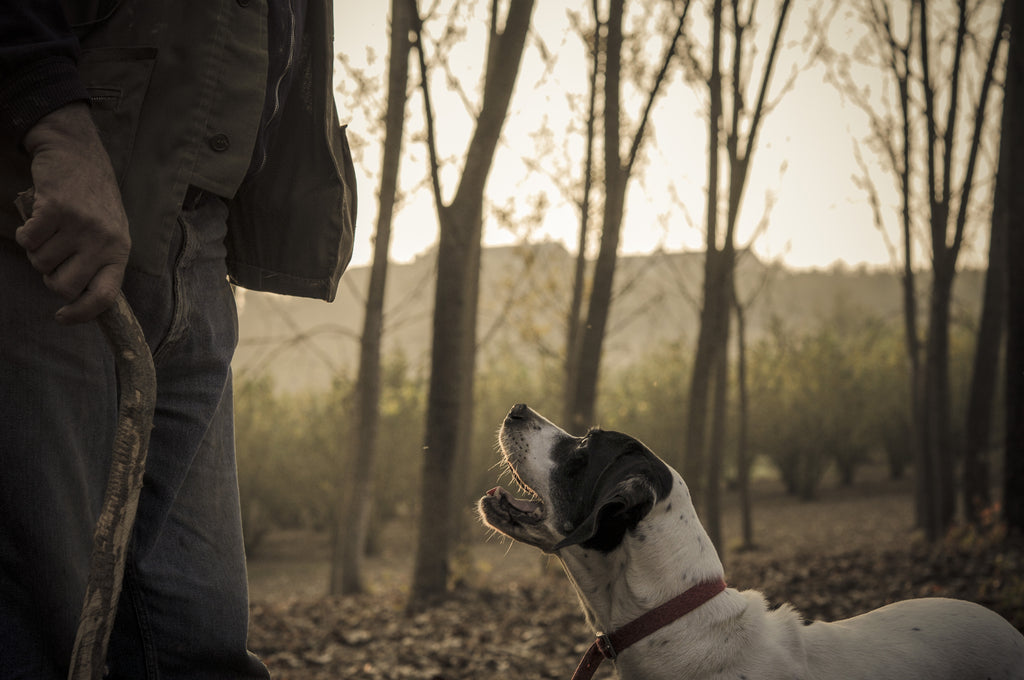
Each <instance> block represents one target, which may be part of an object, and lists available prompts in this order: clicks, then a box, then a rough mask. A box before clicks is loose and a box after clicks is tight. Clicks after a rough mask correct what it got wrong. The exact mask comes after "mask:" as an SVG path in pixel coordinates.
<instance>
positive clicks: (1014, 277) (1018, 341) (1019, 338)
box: [1000, 0, 1024, 532]
mask: <svg viewBox="0 0 1024 680" xmlns="http://www.w3.org/2000/svg"><path fill="white" fill-rule="evenodd" d="M1008 23H1009V25H1010V27H1011V28H1010V30H1011V36H1010V50H1009V54H1008V56H1007V67H1006V71H1007V73H1006V90H1005V94H1004V98H1003V106H1004V107H1005V108H1006V110H1007V111H1009V113H1008V114H1006V116H1005V118H1008V119H1009V120H1012V121H1014V124H1012V125H1010V126H1008V127H1004V128H1003V136H1004V140H1005V141H1004V145H1005V146H1004V148H1005V149H1007V151H1008V153H1007V154H1006V155H1007V158H1008V162H1007V164H1006V168H1005V182H1006V186H1009V187H1016V188H1017V189H1016V190H1014V191H1007V192H1006V193H1007V197H1006V200H1007V203H1008V205H1007V207H1006V212H1007V215H1008V216H1009V223H1008V224H1007V239H1006V242H1007V247H1006V257H1007V263H1008V264H1007V271H1008V274H1009V281H1008V283H1007V292H1008V300H1007V319H1006V322H1007V323H1006V456H1005V459H1004V482H1003V484H1004V486H1003V516H1004V518H1005V520H1006V523H1007V525H1008V526H1009V527H1010V528H1011V529H1012V530H1014V531H1017V532H1024V266H1021V263H1022V262H1024V192H1022V191H1020V187H1021V186H1022V185H1024V128H1022V126H1021V125H1020V121H1021V119H1022V116H1024V35H1021V33H1022V31H1024V7H1022V6H1021V3H1020V2H1013V1H1012V0H1011V1H1010V2H1009V11H1008ZM1006 138H1008V139H1006ZM1000 171H1001V172H1002V171H1004V169H1003V168H1000ZM1009 263H1013V266H1009Z"/></svg>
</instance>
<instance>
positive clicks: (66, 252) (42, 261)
mask: <svg viewBox="0 0 1024 680" xmlns="http://www.w3.org/2000/svg"><path fill="white" fill-rule="evenodd" d="M74 246H75V244H74V243H70V242H68V241H67V240H66V239H61V238H50V239H49V240H47V241H44V242H43V244H42V245H40V246H38V247H36V248H31V249H30V248H26V249H25V254H26V255H28V261H29V262H30V263H31V264H32V267H34V268H35V270H36V271H37V272H39V273H40V274H43V275H48V274H51V273H52V272H54V270H56V269H57V268H58V267H60V266H61V265H62V264H63V263H64V262H65V261H66V260H67V259H68V258H70V257H72V256H73V255H74V254H75V247H74ZM83 286H84V284H83ZM76 294H77V293H76Z"/></svg>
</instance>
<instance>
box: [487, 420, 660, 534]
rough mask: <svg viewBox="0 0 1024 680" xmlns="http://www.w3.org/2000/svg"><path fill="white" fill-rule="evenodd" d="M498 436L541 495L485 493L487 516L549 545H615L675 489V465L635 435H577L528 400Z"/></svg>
mask: <svg viewBox="0 0 1024 680" xmlns="http://www.w3.org/2000/svg"><path fill="white" fill-rule="evenodd" d="M498 442H499V445H500V446H501V451H502V454H503V455H504V458H505V462H506V463H507V465H508V467H509V469H510V470H511V471H512V475H513V476H514V477H515V478H516V480H517V481H518V482H519V484H520V485H521V486H522V487H523V488H524V490H526V491H528V492H529V493H532V494H533V495H534V498H533V499H529V500H526V499H520V498H516V497H514V496H513V495H512V494H510V493H509V492H508V491H506V490H505V489H503V488H502V487H496V488H494V489H491V490H490V491H489V492H488V493H487V495H486V496H484V497H483V498H482V499H480V503H479V509H480V515H481V517H482V518H483V521H484V522H485V523H486V524H487V525H488V526H490V527H491V528H493V529H495V530H497V531H499V532H501V533H503V534H505V535H506V536H509V537H511V538H513V539H515V540H517V541H522V542H523V543H528V544H530V545H533V546H536V547H538V548H540V549H541V550H544V551H545V552H555V551H557V550H561V549H562V548H566V547H569V546H573V545H579V546H581V547H583V548H586V549H589V550H598V551H601V552H609V551H611V550H614V549H615V548H616V547H618V545H619V544H620V543H621V542H622V540H623V538H624V537H625V535H626V533H627V532H628V531H630V530H632V529H634V528H636V526H637V524H638V523H639V522H640V521H641V520H642V519H643V518H644V517H645V516H646V515H647V513H648V512H649V511H650V510H651V508H652V507H653V506H654V504H655V503H656V502H657V501H658V500H659V499H663V498H665V497H667V496H668V494H669V492H670V491H671V489H672V474H671V472H670V471H669V469H668V466H667V465H665V463H664V462H662V461H661V459H659V458H658V457H657V456H655V455H654V453H652V452H651V450H650V449H648V448H647V447H646V446H644V445H643V444H642V443H640V442H639V441H637V440H636V439H634V438H633V437H630V436H628V435H625V434H621V433H619V432H606V431H604V430H598V429H594V430H591V431H590V432H588V433H587V434H586V435H585V436H583V437H574V436H572V435H570V434H569V433H568V432H565V431H564V430H562V429H561V428H559V427H558V426H557V425H555V424H553V423H551V422H550V421H548V420H547V419H545V418H544V417H543V416H541V415H540V414H538V413H536V412H535V411H533V410H531V409H529V408H528V407H527V406H526V405H525V404H516V405H515V406H513V407H512V410H511V411H509V413H508V415H507V416H506V417H505V421H504V422H503V423H502V426H501V430H500V432H499V435H498Z"/></svg>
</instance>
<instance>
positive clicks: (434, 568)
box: [409, 0, 533, 610]
mask: <svg viewBox="0 0 1024 680" xmlns="http://www.w3.org/2000/svg"><path fill="white" fill-rule="evenodd" d="M492 12H497V3H494V4H493V5H492ZM532 12H533V2H532V0H523V1H522V2H514V3H511V5H510V6H509V10H508V14H507V16H506V19H505V23H504V30H503V31H501V32H498V30H497V23H498V22H497V17H496V16H492V22H491V35H490V40H489V42H488V48H487V65H486V73H485V80H484V98H483V104H482V106H481V109H480V114H479V116H478V118H477V126H476V130H475V131H474V133H473V137H472V139H471V140H470V144H469V149H468V150H467V152H466V163H465V167H464V168H463V172H462V176H461V179H460V181H459V187H458V190H457V191H456V194H455V198H454V199H453V200H452V202H451V204H450V205H449V206H444V205H443V204H442V203H441V196H440V189H439V187H440V181H439V177H438V175H439V168H438V165H437V163H436V158H437V154H436V148H435V146H434V139H433V134H432V132H431V131H432V119H431V114H430V113H429V108H430V107H429V96H427V95H426V92H427V90H426V83H427V74H426V73H425V72H422V71H425V70H426V69H425V68H424V59H423V52H422V44H420V42H419V41H417V45H418V49H419V52H420V65H421V78H422V81H421V86H422V87H424V101H425V103H426V108H427V110H428V137H429V139H428V144H430V145H431V159H432V175H433V177H432V179H433V184H434V191H435V197H434V198H435V203H436V204H437V211H438V219H439V222H440V227H441V228H440V232H441V233H440V240H439V244H438V256H437V258H438V261H437V288H436V291H435V299H434V322H433V324H434V325H433V339H432V347H431V374H430V385H429V394H428V398H427V422H426V433H425V445H424V455H423V472H422V481H421V483H422V492H421V499H422V506H421V509H420V521H419V532H418V544H417V549H416V560H415V566H414V571H413V583H412V591H411V593H410V596H409V608H410V609H411V610H415V609H419V608H422V607H425V606H429V605H431V604H434V603H436V602H437V601H439V600H440V599H442V598H443V597H444V595H445V593H446V591H447V583H448V556H449V554H450V538H451V535H452V517H451V515H452V505H451V499H452V497H453V494H452V491H453V489H452V473H453V469H454V462H455V461H456V460H458V459H462V458H463V456H464V455H466V454H465V453H463V452H460V451H459V449H460V447H464V446H465V445H466V443H467V441H468V437H467V435H466V432H467V429H466V428H469V427H471V424H472V422H473V402H472V391H471V386H472V384H473V373H474V368H475V349H476V348H475V345H476V341H475V336H476V328H475V322H476V302H477V290H478V285H477V284H478V281H479V276H480V267H479V264H480V237H481V231H482V225H483V218H482V211H483V200H484V189H485V187H486V183H487V176H488V174H489V173H490V169H491V165H492V163H493V161H494V154H495V151H496V149H497V145H498V140H499V138H500V135H501V128H502V126H503V124H504V122H505V117H506V116H507V115H508V107H509V103H510V101H511V98H512V91H513V89H514V87H515V80H516V76H517V75H518V72H519V63H520V61H521V59H522V54H523V48H524V46H525V43H526V32H527V29H528V28H529V25H530V15H531V14H532ZM417 24H418V21H417Z"/></svg>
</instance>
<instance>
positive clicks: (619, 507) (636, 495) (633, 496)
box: [554, 476, 657, 552]
mask: <svg viewBox="0 0 1024 680" xmlns="http://www.w3.org/2000/svg"><path fill="white" fill-rule="evenodd" d="M656 500H657V498H656V496H655V492H654V489H653V488H652V487H651V484H650V482H649V480H648V479H646V478H645V477H643V476H631V477H628V478H626V479H622V480H620V481H619V482H617V483H615V484H613V485H612V484H609V485H608V488H607V489H606V490H605V491H604V492H603V493H601V494H600V495H599V497H598V498H597V502H595V503H594V505H593V508H592V510H591V512H590V514H588V515H587V516H586V517H585V518H584V519H583V521H581V522H580V523H579V524H577V525H576V528H575V529H573V530H572V531H571V532H570V533H569V535H568V536H566V537H565V538H564V539H563V540H562V541H561V542H559V543H558V545H556V546H555V547H554V550H561V549H562V548H566V547H568V546H571V545H580V546H581V547H583V548H587V549H588V550H598V551H600V552H609V551H611V550H614V549H615V548H616V547H618V545H619V544H620V543H621V542H622V538H623V537H624V536H625V535H626V532H627V531H629V530H631V529H634V528H636V525H637V524H638V523H639V522H640V520H642V519H643V518H644V517H645V516H646V515H647V513H648V512H650V510H651V507H652V506H653V505H654V503H655V501H656Z"/></svg>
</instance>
